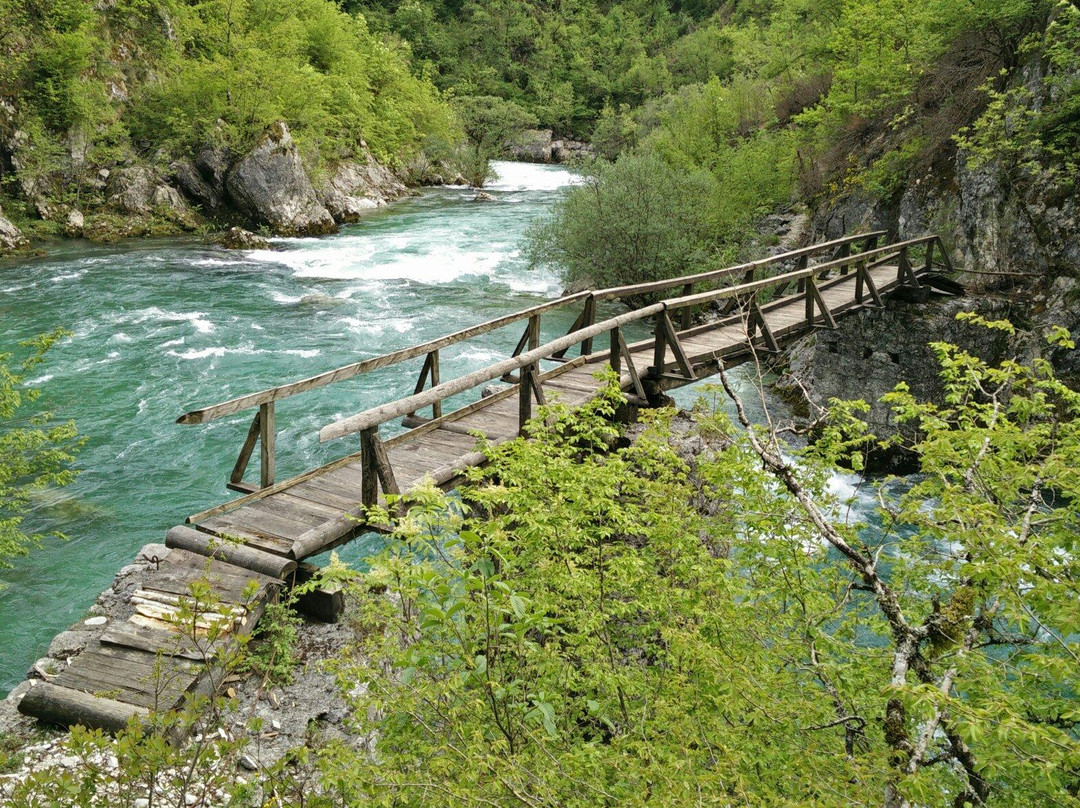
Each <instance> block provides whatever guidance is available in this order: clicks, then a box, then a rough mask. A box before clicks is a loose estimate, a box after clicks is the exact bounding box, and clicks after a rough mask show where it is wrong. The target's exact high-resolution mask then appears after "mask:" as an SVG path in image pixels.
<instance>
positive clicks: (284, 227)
mask: <svg viewBox="0 0 1080 808" xmlns="http://www.w3.org/2000/svg"><path fill="white" fill-rule="evenodd" d="M225 188H226V190H227V191H228V194H229V199H230V200H231V202H232V203H233V205H235V206H236V208H237V209H238V210H239V211H240V212H241V213H243V214H244V215H245V216H247V217H248V218H249V219H251V220H252V221H253V222H254V223H256V224H259V225H265V226H267V227H269V228H270V229H271V230H273V231H274V232H276V233H281V234H282V235H287V236H319V235H323V234H325V233H333V232H334V231H335V230H337V225H336V224H335V222H334V217H333V216H331V215H330V211H328V210H327V209H326V208H325V207H324V206H323V204H322V203H321V202H320V201H319V199H318V197H317V196H316V195H315V189H314V188H313V187H312V185H311V180H309V179H308V175H307V173H306V172H305V171H304V165H303V163H302V162H301V160H300V155H299V153H298V152H297V150H296V145H295V144H294V143H293V139H292V136H291V135H290V134H289V128H288V127H287V126H286V125H285V124H284V123H283V122H279V123H277V124H275V125H274V126H272V127H271V128H270V129H269V130H268V131H267V132H266V134H265V135H263V138H262V140H261V141H260V142H259V145H258V146H256V147H255V148H254V149H252V150H251V151H250V152H249V153H248V154H246V155H245V156H244V157H242V158H241V159H240V160H239V161H238V162H237V163H236V164H234V165H233V167H232V168H231V169H230V170H229V174H228V177H227V178H226V180H225Z"/></svg>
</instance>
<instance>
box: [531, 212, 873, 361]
mask: <svg viewBox="0 0 1080 808" xmlns="http://www.w3.org/2000/svg"><path fill="white" fill-rule="evenodd" d="M885 235H886V232H885V231H884V230H873V231H871V232H869V233H858V234H856V235H852V236H844V237H843V238H838V239H833V240H832V241H825V242H821V243H820V244H811V245H810V246H808V247H800V248H799V249H797V250H790V251H788V252H784V253H780V254H778V255H772V256H769V257H768V258H760V259H758V260H757V261H749V262H747V263H744V264H738V265H736V266H732V267H725V268H723V269H714V270H709V271H708V272H699V273H697V274H694V275H683V276H680V277H678V278H668V279H666V280H661V281H649V282H646V283H635V284H629V285H626V286H612V287H610V288H607V289H598V290H596V291H593V292H591V293H590V299H588V300H586V301H585V307H584V309H583V310H582V312H581V314H580V315H579V316H578V318H577V320H575V321H574V324H573V325H572V326H570V331H568V332H567V333H572V332H574V331H576V330H578V329H581V328H586V327H588V326H591V325H592V324H593V323H595V322H596V319H595V318H596V301H598V300H624V299H627V298H630V297H634V296H642V295H655V294H657V293H659V292H666V291H668V290H670V289H674V288H676V287H681V289H682V294H681V297H688V296H689V295H690V294H691V293H692V292H693V291H694V286H695V285H698V284H703V283H716V282H719V281H721V280H725V279H727V278H734V277H739V276H742V280H743V282H744V283H747V282H749V281H752V280H754V278H755V276H756V275H757V273H758V272H759V271H761V270H763V269H765V268H766V267H770V266H775V265H777V264H783V263H786V262H788V261H793V260H794V261H797V262H798V267H799V268H800V269H801V268H803V267H805V266H807V264H808V263H809V259H810V256H812V255H814V254H816V253H821V252H827V251H830V250H831V251H832V252H833V256H832V257H833V258H837V257H846V256H848V255H850V254H851V246H852V245H853V244H855V243H856V242H862V251H863V252H866V251H867V250H871V249H873V248H874V247H876V246H877V242H878V240H879V239H881V238H883V237H884V236H885ZM693 311H694V307H693V306H692V305H689V306H684V307H682V312H681V317H680V318H679V319H680V322H681V326H682V328H683V329H687V328H689V327H690V325H691V322H692V319H693ZM725 313H726V312H725ZM581 353H582V355H585V354H589V353H592V340H585V341H584V342H582V343H581ZM565 355H566V352H565V351H559V352H558V353H556V354H554V355H553V357H552V358H553V359H561V358H563V357H564V356H565Z"/></svg>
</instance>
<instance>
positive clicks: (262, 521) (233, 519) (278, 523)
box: [200, 502, 311, 541]
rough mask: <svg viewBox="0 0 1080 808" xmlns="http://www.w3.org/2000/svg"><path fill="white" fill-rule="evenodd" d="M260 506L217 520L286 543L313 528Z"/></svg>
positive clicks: (242, 509) (255, 505) (247, 508)
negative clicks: (282, 540)
mask: <svg viewBox="0 0 1080 808" xmlns="http://www.w3.org/2000/svg"><path fill="white" fill-rule="evenodd" d="M260 504H261V503H260V502H256V503H253V504H251V505H246V506H244V507H243V508H240V509H238V510H235V511H232V512H230V513H229V514H227V515H226V516H221V517H217V518H218V519H223V520H227V521H228V522H229V523H230V524H232V525H234V526H237V527H240V528H242V529H244V530H246V531H247V532H248V533H254V534H255V535H257V536H270V537H277V538H280V539H285V540H286V541H292V540H293V539H294V538H295V537H296V536H298V535H300V534H301V533H303V532H304V531H305V530H307V529H308V528H309V527H311V526H310V525H306V524H304V523H303V522H297V521H295V520H293V519H288V518H286V517H284V516H277V515H276V514H272V513H270V512H268V511H265V510H262V509H261V508H260V507H259V506H260ZM200 527H201V525H200Z"/></svg>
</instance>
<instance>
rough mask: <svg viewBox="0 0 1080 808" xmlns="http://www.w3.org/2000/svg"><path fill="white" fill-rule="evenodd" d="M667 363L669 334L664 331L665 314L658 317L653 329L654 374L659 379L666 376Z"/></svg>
mask: <svg viewBox="0 0 1080 808" xmlns="http://www.w3.org/2000/svg"><path fill="white" fill-rule="evenodd" d="M666 362H667V332H666V331H665V330H664V312H661V313H660V314H658V315H656V328H655V329H653V373H654V374H655V375H656V378H657V379H659V378H660V377H661V376H662V375H663V374H664V365H665V363H666Z"/></svg>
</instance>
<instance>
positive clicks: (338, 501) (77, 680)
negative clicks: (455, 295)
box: [20, 232, 952, 728]
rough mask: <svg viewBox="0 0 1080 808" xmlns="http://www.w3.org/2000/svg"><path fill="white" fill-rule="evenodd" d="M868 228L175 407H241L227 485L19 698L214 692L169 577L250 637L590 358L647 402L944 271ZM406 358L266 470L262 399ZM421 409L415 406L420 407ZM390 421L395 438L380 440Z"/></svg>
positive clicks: (266, 416) (456, 477) (201, 413)
mask: <svg viewBox="0 0 1080 808" xmlns="http://www.w3.org/2000/svg"><path fill="white" fill-rule="evenodd" d="M884 235H885V234H884V233H882V232H872V233H866V234H860V235H855V236H848V237H846V238H841V239H837V240H834V241H828V242H825V243H820V244H815V245H813V246H809V247H806V248H803V249H799V250H794V251H792V252H787V253H783V254H781V255H777V256H773V257H771V258H766V259H763V260H760V261H754V262H751V263H747V264H742V265H739V266H735V267H730V268H727V269H722V270H717V271H712V272H704V273H699V274H696V275H687V276H685V277H680V278H675V279H672V280H663V281H656V282H653V283H643V284H636V285H632V286H624V287H619V288H613V289H604V290H601V291H584V292H580V293H578V294H574V295H569V296H566V297H562V298H560V299H558V300H553V301H550V302H548V303H544V304H542V305H539V306H535V307H533V308H530V309H526V310H524V311H520V312H518V313H516V314H510V315H507V316H504V317H499V318H497V319H495V320H491V321H488V322H485V323H481V324H479V325H475V326H471V327H469V328H465V329H463V330H461V331H458V332H456V333H454V334H449V335H447V336H445V337H440V338H438V339H434V340H431V341H429V342H425V343H422V344H419V345H414V346H412V347H409V348H404V349H402V350H398V351H394V352H392V353H388V354H385V355H383V356H379V357H376V358H372V359H366V360H364V361H361V362H356V363H354V364H350V365H346V366H344V367H340V368H337V369H335V370H330V371H328V372H325V373H321V374H319V375H317V376H312V377H311V378H308V379H304V380H301V381H296V382H291V383H289V384H283V385H281V386H279V387H273V388H270V389H268V390H262V391H259V392H255V393H251V394H248V395H244V396H240V397H239V398H234V399H232V400H230V401H226V402H223V403H219V404H213V405H211V406H208V407H203V408H201V409H197V410H192V411H191V412H188V413H185V414H184V415H182V416H180V418H179V419H178V423H180V424H188V425H195V424H204V423H207V422H209V421H212V420H214V419H217V418H222V417H225V416H230V415H234V414H236V413H239V412H242V411H245V410H254V416H253V418H252V421H251V426H250V428H249V429H248V431H247V437H246V439H245V440H244V443H243V446H242V448H241V450H240V454H239V457H238V458H237V460H236V464H235V466H234V468H233V471H232V474H231V476H230V479H229V481H228V483H227V486H228V487H229V488H230V489H232V490H234V491H237V492H239V493H241V494H242V496H240V497H239V498H236V499H233V500H231V501H229V502H226V503H224V504H220V505H217V506H214V507H212V508H210V509H208V510H205V511H202V512H201V513H197V514H194V515H192V516H190V517H188V519H187V525H184V526H178V527H175V528H173V529H172V530H170V531H169V532H168V534H167V536H166V546H167V547H169V548H171V549H170V552H169V554H168V555H167V556H166V557H165V559H161V562H162V563H160V564H159V571H160V575H152V576H151V577H150V580H149V581H147V582H146V583H144V584H143V587H142V589H141V590H140V592H141V593H142V595H141V596H140V599H141V601H142V602H140V603H139V604H136V608H134V609H133V616H132V618H131V620H129V621H128V623H126V624H123V625H120V626H118V627H109V629H108V630H107V631H106V632H105V633H104V634H102V635H101V637H100V639H98V640H95V643H94V644H92V646H91V647H90V648H88V649H87V651H84V652H83V653H82V654H81V655H79V656H78V657H76V658H75V659H74V661H73V664H71V665H69V666H68V667H67V668H66V669H65V670H64V671H63V672H61V673H60V674H59V676H57V677H56V678H55V680H54V681H51V682H39V683H37V685H38V686H35V687H33V688H31V690H30V691H29V693H28V695H27V696H26V697H25V698H24V699H23V701H22V703H21V705H20V709H22V710H23V711H24V712H27V713H29V714H32V715H37V716H39V717H44V718H47V719H49V720H52V721H55V722H60V723H69V722H74V721H79V722H82V723H88V724H91V725H97V726H106V727H112V728H115V727H116V726H118V725H119V724H120V723H122V722H123V720H126V718H128V717H130V716H131V715H139V714H142V712H145V710H147V709H151V708H156V709H168V708H171V707H173V706H175V704H176V703H178V702H179V700H180V699H181V698H182V697H183V696H184V694H185V693H188V692H191V691H195V690H202V691H207V690H213V689H214V688H215V687H216V684H215V683H216V682H217V681H218V680H219V679H220V677H215V675H214V669H213V662H212V661H210V660H208V659H206V658H205V655H203V658H201V659H200V656H199V654H198V653H193V652H192V646H193V644H194V645H196V646H197V645H198V642H197V641H198V632H197V631H196V632H195V633H194V634H193V635H192V636H185V631H184V630H183V629H182V627H181V628H177V626H176V624H175V623H176V621H172V622H170V620H169V618H168V614H167V613H165V614H163V613H162V609H163V608H164V607H163V606H162V604H165V607H168V606H169V605H170V604H171V605H172V606H174V607H175V605H176V604H177V603H178V600H179V599H180V598H182V597H183V595H184V589H183V587H185V586H189V585H190V581H191V580H193V579H194V578H196V577H198V575H200V574H202V575H205V576H208V577H209V579H210V581H211V583H212V585H213V587H214V589H215V592H216V593H217V595H218V598H219V599H220V600H221V601H223V602H224V603H225V604H226V608H224V609H223V608H222V607H220V606H218V607H216V611H217V612H219V613H220V612H226V613H228V614H233V615H234V616H235V623H236V626H235V631H236V632H237V633H239V632H242V631H246V630H249V629H250V628H251V626H252V625H253V624H254V622H255V620H256V619H257V617H258V612H259V611H260V610H261V607H262V604H263V603H265V601H266V600H267V599H269V598H271V597H273V596H274V594H275V592H276V584H277V583H278V582H280V581H282V580H283V579H286V578H288V577H290V576H291V575H293V574H294V571H295V570H296V569H297V563H298V562H303V561H304V559H307V558H309V557H311V556H314V555H317V554H319V553H322V552H324V551H326V550H328V549H330V548H333V547H335V546H338V545H340V544H342V543H343V542H346V541H348V540H350V539H351V538H353V537H355V536H356V535H357V534H359V533H362V532H365V531H369V530H371V529H372V526H371V525H369V524H368V523H367V518H366V511H367V508H368V506H371V505H375V504H377V503H379V502H380V500H381V498H382V496H383V495H386V494H401V493H407V492H408V491H409V490H410V489H411V488H413V487H415V486H417V485H418V484H420V483H421V482H422V481H424V480H425V479H430V480H431V481H432V482H434V484H436V485H438V486H440V487H442V488H444V489H448V488H452V487H453V486H455V485H456V484H457V483H458V482H459V481H460V480H461V478H462V474H463V472H464V471H465V470H466V469H467V468H468V467H470V466H476V465H479V464H482V463H483V462H484V461H485V458H484V455H483V454H482V453H481V452H479V451H478V450H477V435H483V436H485V437H486V438H487V440H489V441H491V442H493V443H500V442H503V441H507V440H511V439H513V438H515V437H516V436H518V435H519V434H521V432H522V429H523V427H524V425H525V423H526V422H527V421H528V420H529V419H530V418H531V417H532V415H533V408H534V405H535V404H537V403H539V404H544V403H545V402H547V401H551V400H552V399H554V398H556V397H558V398H559V399H560V400H562V401H564V402H566V403H567V404H570V405H576V404H580V403H582V402H584V401H587V400H588V399H589V398H591V397H592V396H594V395H595V394H596V392H597V390H598V389H599V387H600V382H599V381H598V380H597V379H596V378H595V376H594V374H596V372H597V370H598V369H599V368H600V367H602V366H604V365H607V366H610V367H611V368H613V369H614V370H615V371H616V372H617V373H618V374H619V377H620V382H621V385H622V387H623V389H624V391H626V393H627V395H628V398H629V399H630V400H631V401H632V402H633V403H636V404H639V405H648V404H649V403H655V402H657V401H658V400H660V399H661V394H662V393H663V391H665V390H668V389H672V388H676V387H680V386H683V385H686V384H690V383H692V382H694V381H696V380H699V379H702V378H704V377H707V376H710V375H712V374H714V373H716V372H718V371H719V369H720V368H721V367H730V366H732V365H735V364H738V363H740V362H743V361H746V360H747V359H749V358H751V357H752V356H753V355H754V353H755V352H770V353H774V352H777V351H779V350H780V349H781V347H782V346H783V345H784V344H785V343H786V342H788V341H791V340H793V339H795V338H798V337H800V336H803V335H804V334H807V333H808V332H810V331H812V330H814V329H818V328H835V327H836V323H837V320H838V318H840V317H843V316H847V315H851V314H855V313H857V312H860V311H863V310H866V309H869V308H874V307H880V306H882V305H883V298H884V297H885V296H886V295H888V294H889V293H892V292H895V291H897V290H899V289H903V290H905V293H906V294H914V295H925V294H926V293H927V291H928V289H929V286H928V283H933V282H934V281H933V278H934V276H933V275H932V270H933V267H934V256H935V254H938V255H940V257H941V261H942V262H943V264H944V265H945V266H946V268H947V269H949V270H951V269H952V267H951V264H950V262H949V257H948V254H947V252H946V250H945V248H944V246H943V245H942V243H941V240H940V239H939V238H938V237H937V236H933V235H930V236H925V237H922V238H917V239H911V240H908V241H904V242H900V243H895V244H888V245H886V246H878V242H879V241H880V240H881V239H883V237H884ZM608 300H621V301H629V302H630V303H631V304H632V306H633V307H632V308H631V310H629V311H627V312H625V313H622V314H619V315H618V316H615V317H611V318H609V319H605V320H602V321H597V303H598V302H600V301H608ZM570 308H577V309H579V310H580V314H579V316H578V317H577V319H576V320H575V322H574V324H573V326H572V327H571V328H570V330H569V333H567V334H566V335H565V336H562V337H559V338H558V339H555V340H552V341H550V342H548V343H546V344H541V343H540V334H541V320H542V318H543V317H544V316H545V315H549V314H551V313H552V312H555V311H556V310H560V309H570ZM696 314H700V315H702V316H701V317H695V315H696ZM646 322H648V323H650V324H651V331H652V333H651V336H650V337H649V338H648V339H645V340H642V341H639V342H631V343H628V342H627V340H626V338H625V335H624V332H625V330H626V329H627V327H629V326H631V325H632V324H636V323H640V324H642V325H644V324H645V323H646ZM514 323H521V324H522V325H523V326H524V328H523V333H522V335H521V338H520V340H518V343H517V345H516V347H514V348H513V350H512V351H510V352H509V355H508V357H507V358H506V359H504V360H502V361H498V362H495V363H493V364H491V365H490V366H488V367H486V368H483V369H481V370H476V371H473V372H471V373H467V374H465V375H463V376H460V377H458V378H454V379H447V380H444V379H443V378H442V376H441V374H440V362H439V355H440V351H442V350H444V349H446V348H447V347H448V346H451V345H455V344H457V343H460V342H463V341H465V340H469V339H472V338H475V337H477V336H480V335H482V334H487V333H488V332H491V331H494V330H496V329H500V328H503V327H506V326H509V325H513V324H514ZM508 347H509V346H508ZM410 360H417V361H418V362H419V361H422V366H421V368H420V373H419V378H418V380H417V382H416V387H415V391H414V393H413V394H412V395H410V396H406V397H405V398H401V399H399V400H396V401H391V402H388V403H385V404H382V405H380V406H377V407H373V408H371V409H368V410H366V411H364V412H361V413H359V414H356V415H352V416H350V417H347V418H344V419H342V420H338V421H335V422H333V423H330V424H327V425H326V426H324V427H323V428H322V429H321V431H320V432H319V437H320V440H322V441H329V440H335V439H339V438H344V437H346V436H349V435H354V434H358V435H359V451H358V452H354V453H351V454H348V455H346V456H344V457H342V458H340V459H338V460H335V461H334V462H331V463H329V464H327V465H324V466H321V467H320V468H317V469H313V470H311V471H308V472H306V473H304V474H301V475H299V476H297V477H293V478H291V479H288V480H282V481H277V480H276V479H275V464H274V457H275V435H276V424H275V414H274V409H275V404H277V403H278V402H280V401H282V400H283V399H286V398H289V397H291V396H295V395H299V394H302V393H307V392H309V391H312V390H315V389H318V388H321V387H325V386H327V385H330V384H336V383H340V382H343V381H345V380H347V379H355V378H357V377H360V376H363V375H365V374H368V373H370V372H372V371H375V370H378V369H381V368H386V367H389V366H392V365H399V364H404V363H407V362H409V361H410ZM497 380H501V381H503V382H506V383H509V384H508V386H506V387H505V388H503V389H501V390H499V391H498V392H495V393H494V395H489V396H487V397H479V396H478V397H477V399H476V400H475V401H472V402H471V403H468V404H465V405H463V406H459V407H457V408H456V409H453V410H452V411H447V407H446V406H445V405H447V403H448V401H447V400H448V399H450V398H451V397H459V396H460V395H461V394H463V393H466V392H467V391H470V390H476V389H477V388H480V387H481V386H483V385H486V384H487V383H489V382H493V381H497ZM427 411H430V415H427V414H424V415H421V414H420V413H426V412H427ZM398 422H400V423H401V424H402V425H403V426H404V427H405V428H406V430H405V431H404V432H400V433H399V434H396V435H393V436H389V437H384V436H382V435H381V434H380V431H381V430H382V429H384V428H387V427H388V426H389V425H391V424H395V425H396V424H397V423H398ZM256 449H258V456H259V481H258V483H257V484H254V483H249V482H245V480H244V474H245V470H246V469H247V467H248V465H249V462H250V461H251V459H252V457H253V456H254V454H255V450H256ZM245 579H251V580H253V581H254V582H255V583H254V584H253V587H254V589H252V590H250V591H249V592H248V593H246V595H245V597H246V599H242V598H241V593H240V590H241V587H240V586H239V583H240V582H241V581H243V580H245ZM155 600H156V603H155ZM145 602H149V606H146V605H145ZM138 607H144V608H138ZM229 609H232V610H233V611H232V612H230V611H229ZM165 611H166V612H167V611H168V609H167V608H165ZM188 633H189V634H190V632H188ZM204 633H205V632H204ZM163 660H164V661H163ZM162 666H164V667H165V668H167V669H168V671H167V673H168V677H167V681H168V682H169V683H170V684H169V687H167V688H164V689H163V688H160V687H157V688H156V687H153V686H151V685H150V684H148V683H147V681H146V678H145V676H146V675H148V674H149V673H150V672H151V671H153V670H156V671H158V673H159V674H160V670H161V668H162ZM200 666H201V667H200Z"/></svg>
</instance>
